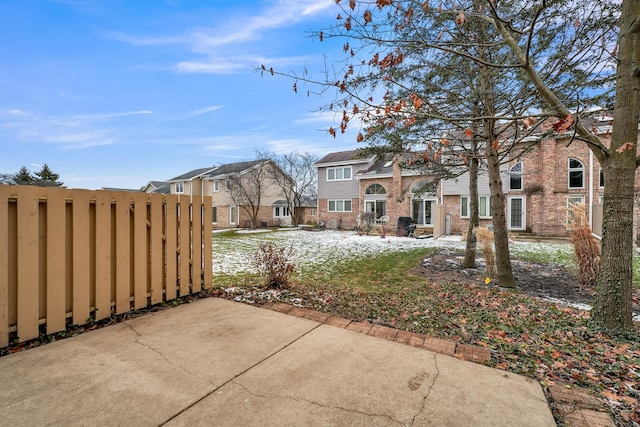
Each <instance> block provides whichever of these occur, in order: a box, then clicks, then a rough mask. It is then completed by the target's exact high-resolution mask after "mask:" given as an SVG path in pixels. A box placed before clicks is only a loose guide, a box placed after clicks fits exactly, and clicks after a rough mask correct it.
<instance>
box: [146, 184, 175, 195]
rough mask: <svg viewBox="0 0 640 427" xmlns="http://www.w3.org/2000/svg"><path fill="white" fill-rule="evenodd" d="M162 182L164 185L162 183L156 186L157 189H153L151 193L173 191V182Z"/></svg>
mask: <svg viewBox="0 0 640 427" xmlns="http://www.w3.org/2000/svg"><path fill="white" fill-rule="evenodd" d="M161 184H162V185H160V186H159V187H156V189H155V190H153V191H151V193H158V194H169V193H171V184H169V183H168V182H163V183H161Z"/></svg>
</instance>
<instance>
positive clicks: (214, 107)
mask: <svg viewBox="0 0 640 427" xmlns="http://www.w3.org/2000/svg"><path fill="white" fill-rule="evenodd" d="M222 107H223V105H212V106H210V107H206V108H202V109H200V110H195V111H192V112H190V113H189V114H187V116H188V117H191V116H199V115H200V114H206V113H210V112H212V111H216V110H219V109H221V108H222Z"/></svg>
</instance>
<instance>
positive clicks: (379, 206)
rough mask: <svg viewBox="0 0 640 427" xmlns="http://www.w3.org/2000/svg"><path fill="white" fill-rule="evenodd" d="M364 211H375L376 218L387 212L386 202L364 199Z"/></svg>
mask: <svg viewBox="0 0 640 427" xmlns="http://www.w3.org/2000/svg"><path fill="white" fill-rule="evenodd" d="M364 211H365V212H373V213H375V215H376V218H375V219H378V218H380V217H381V216H383V215H386V214H387V203H386V202H385V201H384V200H366V201H365V202H364Z"/></svg>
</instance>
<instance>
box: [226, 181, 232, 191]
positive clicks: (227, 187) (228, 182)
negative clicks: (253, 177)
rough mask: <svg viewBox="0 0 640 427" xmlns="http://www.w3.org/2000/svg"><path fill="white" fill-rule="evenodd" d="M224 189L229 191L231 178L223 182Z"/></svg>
mask: <svg viewBox="0 0 640 427" xmlns="http://www.w3.org/2000/svg"><path fill="white" fill-rule="evenodd" d="M224 191H231V180H230V179H227V180H226V181H225V182H224Z"/></svg>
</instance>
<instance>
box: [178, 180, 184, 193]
mask: <svg viewBox="0 0 640 427" xmlns="http://www.w3.org/2000/svg"><path fill="white" fill-rule="evenodd" d="M176 193H178V194H180V193H184V182H176Z"/></svg>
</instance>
